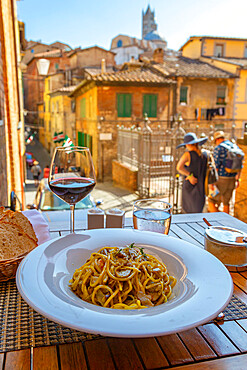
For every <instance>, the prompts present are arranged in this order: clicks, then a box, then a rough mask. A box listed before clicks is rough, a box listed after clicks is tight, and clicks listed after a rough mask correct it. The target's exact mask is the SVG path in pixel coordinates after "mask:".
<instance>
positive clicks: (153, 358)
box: [134, 338, 169, 369]
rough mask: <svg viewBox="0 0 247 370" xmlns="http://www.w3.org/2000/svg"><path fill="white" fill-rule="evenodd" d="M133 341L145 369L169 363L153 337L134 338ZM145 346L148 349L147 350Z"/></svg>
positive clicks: (164, 365)
mask: <svg viewBox="0 0 247 370" xmlns="http://www.w3.org/2000/svg"><path fill="white" fill-rule="evenodd" d="M134 343H135V346H136V348H137V350H138V352H139V354H140V356H141V358H142V361H143V363H144V365H145V368H146V369H152V368H159V367H166V366H168V365H169V363H168V361H167V359H166V357H165V356H164V354H163V352H162V351H161V349H160V347H159V345H158V343H157V341H156V340H155V338H138V339H134ZM147 348H148V349H149V351H147ZM150 354H152V355H150Z"/></svg>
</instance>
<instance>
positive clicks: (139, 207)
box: [133, 199, 172, 235]
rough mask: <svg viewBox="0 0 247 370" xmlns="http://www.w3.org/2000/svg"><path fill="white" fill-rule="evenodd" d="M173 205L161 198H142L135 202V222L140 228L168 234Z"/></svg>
mask: <svg viewBox="0 0 247 370" xmlns="http://www.w3.org/2000/svg"><path fill="white" fill-rule="evenodd" d="M171 217H172V206H171V204H170V203H167V202H165V201H163V200H159V199H141V200H137V201H135V202H134V206H133V223H134V228H135V229H138V230H145V231H153V232H156V233H161V234H165V235H168V233H169V229H170V225H171Z"/></svg>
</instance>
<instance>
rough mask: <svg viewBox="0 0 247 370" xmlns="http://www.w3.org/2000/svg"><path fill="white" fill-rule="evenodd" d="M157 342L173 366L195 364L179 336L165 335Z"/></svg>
mask: <svg viewBox="0 0 247 370" xmlns="http://www.w3.org/2000/svg"><path fill="white" fill-rule="evenodd" d="M157 340H158V342H159V344H160V346H161V348H162V350H163V351H164V353H165V355H166V357H167V359H168V361H169V362H170V364H171V365H173V366H174V365H178V364H185V363H188V362H194V359H193V357H192V356H191V354H190V353H189V351H188V350H187V348H186V347H185V346H184V344H183V342H182V341H181V339H180V338H179V336H178V335H177V334H171V335H164V336H162V337H158V338H157Z"/></svg>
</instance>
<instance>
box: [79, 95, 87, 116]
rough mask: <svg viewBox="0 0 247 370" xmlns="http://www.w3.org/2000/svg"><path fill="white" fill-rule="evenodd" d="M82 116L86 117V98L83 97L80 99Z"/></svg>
mask: <svg viewBox="0 0 247 370" xmlns="http://www.w3.org/2000/svg"><path fill="white" fill-rule="evenodd" d="M80 117H81V118H85V117H86V98H82V99H81V101H80Z"/></svg>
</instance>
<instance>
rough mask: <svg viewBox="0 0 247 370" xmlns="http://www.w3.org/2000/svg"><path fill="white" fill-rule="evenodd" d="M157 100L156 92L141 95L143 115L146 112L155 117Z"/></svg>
mask: <svg viewBox="0 0 247 370" xmlns="http://www.w3.org/2000/svg"><path fill="white" fill-rule="evenodd" d="M157 101H158V96H157V95H156V94H144V95H143V116H145V114H147V116H148V117H151V118H152V117H157Z"/></svg>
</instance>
